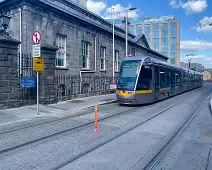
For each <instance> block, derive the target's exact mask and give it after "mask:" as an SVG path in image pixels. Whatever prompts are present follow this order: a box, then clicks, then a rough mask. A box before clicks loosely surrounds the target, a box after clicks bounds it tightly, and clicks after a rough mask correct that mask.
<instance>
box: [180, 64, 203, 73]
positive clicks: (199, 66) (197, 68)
mask: <svg viewBox="0 0 212 170" xmlns="http://www.w3.org/2000/svg"><path fill="white" fill-rule="evenodd" d="M180 66H181V67H184V68H189V64H188V63H184V62H180ZM190 68H191V69H193V70H195V71H198V72H203V71H204V70H206V68H205V67H204V66H203V65H202V64H199V63H190Z"/></svg>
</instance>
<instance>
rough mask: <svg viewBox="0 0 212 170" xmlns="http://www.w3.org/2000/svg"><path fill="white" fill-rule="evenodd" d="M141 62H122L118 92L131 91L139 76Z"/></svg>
mask: <svg viewBox="0 0 212 170" xmlns="http://www.w3.org/2000/svg"><path fill="white" fill-rule="evenodd" d="M140 65H141V60H126V61H123V62H122V65H121V69H120V78H119V81H118V87H117V89H118V90H127V91H133V90H134V88H135V83H136V80H137V76H138V75H139V70H140Z"/></svg>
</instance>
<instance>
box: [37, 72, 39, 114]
mask: <svg viewBox="0 0 212 170" xmlns="http://www.w3.org/2000/svg"><path fill="white" fill-rule="evenodd" d="M37 115H39V73H38V72H37Z"/></svg>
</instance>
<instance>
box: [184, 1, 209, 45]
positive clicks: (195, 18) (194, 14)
mask: <svg viewBox="0 0 212 170" xmlns="http://www.w3.org/2000/svg"><path fill="white" fill-rule="evenodd" d="M186 3H187V5H188V7H189V9H190V11H191V13H192V15H193V17H194V19H195V21H196V22H197V25H198V26H199V28H200V32H201V35H202V38H203V39H202V40H203V42H204V35H203V31H202V28H201V24H199V21H198V20H197V17H196V15H195V14H194V12H193V10H192V9H191V6H190V4H189V2H188V1H186ZM200 43H201V42H200ZM204 44H205V48H206V49H207V44H206V43H204Z"/></svg>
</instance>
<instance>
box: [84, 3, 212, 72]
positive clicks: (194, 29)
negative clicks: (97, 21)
mask: <svg viewBox="0 0 212 170" xmlns="http://www.w3.org/2000/svg"><path fill="white" fill-rule="evenodd" d="M188 4H189V5H188ZM112 6H113V7H115V10H116V11H117V17H123V16H125V14H124V13H121V12H120V11H124V9H125V8H128V7H136V8H137V13H138V14H139V15H138V14H137V13H136V12H133V11H132V12H131V13H130V14H129V17H136V16H140V15H141V16H143V17H145V16H165V15H174V16H175V17H176V18H177V19H178V20H179V21H180V26H181V32H180V33H181V36H180V38H181V61H187V59H186V58H185V56H186V55H187V54H195V55H194V56H193V58H192V62H197V63H201V64H203V65H204V66H205V67H207V68H212V26H209V25H208V23H212V0H188V1H187V0H148V1H147V0H103V1H101V0H88V1H87V7H88V9H89V10H91V11H92V12H94V13H96V14H98V15H100V16H102V17H104V18H105V17H106V18H107V17H110V11H111V10H110V9H111V7H112ZM189 7H190V8H191V9H190V8H189ZM191 11H192V12H193V13H194V15H195V17H196V19H195V18H194V15H193V14H192V12H191ZM198 24H202V27H201V30H202V32H201V31H200V28H199V27H198Z"/></svg>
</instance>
